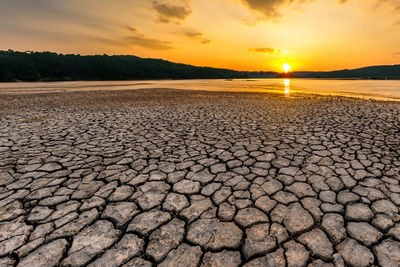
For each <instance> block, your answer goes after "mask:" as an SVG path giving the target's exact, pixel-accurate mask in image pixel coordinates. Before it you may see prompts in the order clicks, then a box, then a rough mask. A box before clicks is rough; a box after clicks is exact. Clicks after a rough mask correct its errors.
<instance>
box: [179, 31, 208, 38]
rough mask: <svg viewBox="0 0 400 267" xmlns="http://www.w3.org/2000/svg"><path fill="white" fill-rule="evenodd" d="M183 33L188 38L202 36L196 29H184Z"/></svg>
mask: <svg viewBox="0 0 400 267" xmlns="http://www.w3.org/2000/svg"><path fill="white" fill-rule="evenodd" d="M183 34H184V35H185V36H187V37H189V38H197V37H201V36H203V33H202V32H199V31H196V30H184V31H183Z"/></svg>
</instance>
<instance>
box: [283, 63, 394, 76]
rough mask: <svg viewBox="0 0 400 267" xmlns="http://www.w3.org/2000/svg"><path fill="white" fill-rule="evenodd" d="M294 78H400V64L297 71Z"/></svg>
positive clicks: (292, 74)
mask: <svg viewBox="0 0 400 267" xmlns="http://www.w3.org/2000/svg"><path fill="white" fill-rule="evenodd" d="M291 77H293V78H347V79H349V78H354V79H400V65H382V66H370V67H364V68H359V69H352V70H347V69H346V70H337V71H326V72H323V71H296V72H292V73H291Z"/></svg>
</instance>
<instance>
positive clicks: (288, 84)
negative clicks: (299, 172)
mask: <svg viewBox="0 0 400 267" xmlns="http://www.w3.org/2000/svg"><path fill="white" fill-rule="evenodd" d="M145 88H172V89H189V90H207V91H235V92H237V91H239V92H273V93H279V94H283V95H285V96H288V97H290V96H293V95H294V94H297V93H300V94H304V93H305V94H321V95H340V96H349V97H359V98H366V99H378V100H396V101H400V80H326V79H248V80H246V79H235V80H161V81H154V80H149V81H90V82H87V81H78V82H34V83H0V93H44V92H68V91H92V90H132V89H145Z"/></svg>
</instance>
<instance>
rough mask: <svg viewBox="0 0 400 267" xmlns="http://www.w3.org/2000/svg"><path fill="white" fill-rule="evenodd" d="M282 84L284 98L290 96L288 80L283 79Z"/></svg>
mask: <svg viewBox="0 0 400 267" xmlns="http://www.w3.org/2000/svg"><path fill="white" fill-rule="evenodd" d="M283 84H284V85H285V96H286V97H289V96H290V80H289V79H283Z"/></svg>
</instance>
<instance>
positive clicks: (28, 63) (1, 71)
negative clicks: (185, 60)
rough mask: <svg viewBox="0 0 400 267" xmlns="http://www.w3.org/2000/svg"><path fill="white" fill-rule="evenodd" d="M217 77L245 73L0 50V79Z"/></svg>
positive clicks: (136, 60) (104, 57)
mask: <svg viewBox="0 0 400 267" xmlns="http://www.w3.org/2000/svg"><path fill="white" fill-rule="evenodd" d="M217 78H218V79H225V78H247V74H246V73H244V72H239V71H234V70H228V69H217V68H209V67H195V66H191V65H186V64H179V63H172V62H169V61H166V60H162V59H148V58H140V57H136V56H125V55H124V56H108V55H93V56H81V55H74V54H65V55H64V54H57V53H52V52H33V51H26V52H17V51H13V50H8V51H0V82H12V81H76V80H86V81H91V80H104V81H106V80H137V79H217Z"/></svg>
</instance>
